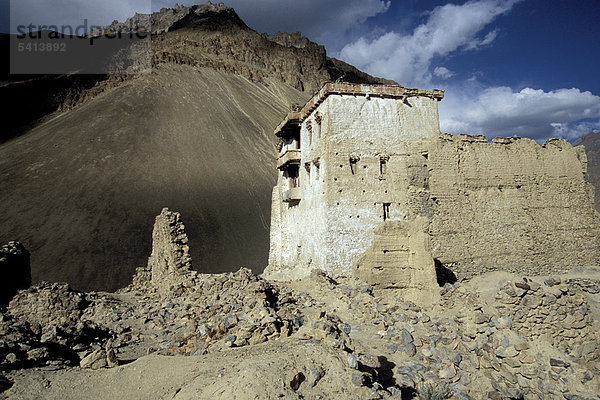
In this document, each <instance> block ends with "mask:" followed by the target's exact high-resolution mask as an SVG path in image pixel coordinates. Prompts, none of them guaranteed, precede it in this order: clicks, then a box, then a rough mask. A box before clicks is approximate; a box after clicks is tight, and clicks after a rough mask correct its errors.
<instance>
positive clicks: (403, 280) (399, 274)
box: [353, 217, 439, 304]
mask: <svg viewBox="0 0 600 400" xmlns="http://www.w3.org/2000/svg"><path fill="white" fill-rule="evenodd" d="M428 230H429V220H428V219H427V218H425V217H417V218H413V219H410V220H403V221H385V222H382V223H381V224H380V225H379V226H378V227H377V229H375V232H374V239H373V245H372V246H371V248H369V250H367V252H365V253H364V254H363V255H362V256H361V257H360V258H359V259H358V260H357V261H356V262H355V263H354V270H353V274H354V276H356V277H357V278H359V279H361V280H362V281H364V282H367V283H369V284H371V285H373V286H374V287H376V288H381V289H402V290H403V291H402V293H403V298H405V299H407V300H411V301H415V302H418V303H421V304H423V303H428V302H429V303H431V302H432V301H434V300H435V299H436V298H437V297H438V296H436V295H437V294H439V289H438V285H437V283H436V275H435V264H434V261H433V257H432V255H431V246H430V236H429V232H428ZM436 289H437V291H436Z"/></svg>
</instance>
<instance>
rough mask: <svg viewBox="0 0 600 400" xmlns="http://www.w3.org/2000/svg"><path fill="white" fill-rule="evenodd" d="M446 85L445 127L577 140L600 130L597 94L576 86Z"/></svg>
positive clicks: (442, 108)
mask: <svg viewBox="0 0 600 400" xmlns="http://www.w3.org/2000/svg"><path fill="white" fill-rule="evenodd" d="M468 92H469V90H468V89H467V90H462V88H454V89H452V88H450V89H449V90H447V91H446V98H445V99H444V100H443V101H442V102H441V103H440V124H441V129H442V131H443V132H450V133H457V134H458V133H470V134H483V135H486V136H488V137H494V136H513V135H515V136H523V137H530V138H532V139H536V140H538V141H545V140H546V139H548V138H550V137H560V138H564V139H569V140H571V139H576V138H578V137H580V136H581V135H582V134H584V133H587V132H589V131H591V130H598V129H600V97H599V96H596V95H594V94H592V93H590V92H587V91H585V92H582V91H580V90H579V89H575V88H573V89H557V90H552V91H549V92H545V91H543V90H540V89H531V88H525V89H523V90H521V91H513V90H512V89H510V88H508V87H493V88H488V89H485V90H483V91H481V92H479V93H478V94H476V95H473V94H471V95H469V94H468Z"/></svg>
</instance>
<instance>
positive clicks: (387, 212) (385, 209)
mask: <svg viewBox="0 0 600 400" xmlns="http://www.w3.org/2000/svg"><path fill="white" fill-rule="evenodd" d="M390 204H392V203H383V220H384V221H385V220H386V219H388V218H389V217H390Z"/></svg>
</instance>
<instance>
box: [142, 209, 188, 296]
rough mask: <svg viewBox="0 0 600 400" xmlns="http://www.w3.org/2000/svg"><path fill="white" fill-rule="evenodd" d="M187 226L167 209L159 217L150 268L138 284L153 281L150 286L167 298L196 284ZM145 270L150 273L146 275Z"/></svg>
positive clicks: (156, 223)
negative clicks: (186, 231)
mask: <svg viewBox="0 0 600 400" xmlns="http://www.w3.org/2000/svg"><path fill="white" fill-rule="evenodd" d="M187 243H188V238H187V235H186V233H185V226H184V224H183V221H182V219H181V215H180V214H179V213H178V212H173V211H169V209H167V208H163V210H162V211H161V213H160V215H158V216H157V217H156V222H155V223H154V230H153V232H152V254H151V255H150V258H149V259H148V267H147V268H146V269H141V270H138V273H137V275H136V277H135V278H134V283H135V281H142V280H143V278H144V277H145V278H146V279H147V278H150V284H151V286H153V287H154V288H156V290H157V291H158V292H159V294H160V295H161V296H163V297H168V296H171V295H177V294H178V292H181V290H183V287H184V286H185V285H189V284H190V282H193V279H192V277H193V276H195V274H196V273H195V271H192V259H191V257H190V255H189V246H188V245H187ZM144 270H145V271H146V273H144Z"/></svg>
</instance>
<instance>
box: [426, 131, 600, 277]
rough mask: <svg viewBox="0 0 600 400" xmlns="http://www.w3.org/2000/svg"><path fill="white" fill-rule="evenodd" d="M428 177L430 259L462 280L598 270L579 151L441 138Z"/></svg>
mask: <svg viewBox="0 0 600 400" xmlns="http://www.w3.org/2000/svg"><path fill="white" fill-rule="evenodd" d="M429 171H430V172H429V173H430V176H429V186H430V198H431V200H432V201H433V204H434V210H435V211H434V216H433V219H432V223H431V226H430V232H431V235H432V244H433V249H432V251H433V255H434V257H435V258H437V259H439V261H441V262H442V263H444V264H450V267H451V269H452V270H453V271H454V272H455V273H456V274H457V276H458V277H459V278H461V277H469V276H472V275H476V274H480V273H483V272H486V271H489V270H505V271H511V272H516V273H522V274H526V275H538V274H551V273H558V272H565V271H568V270H570V269H571V268H573V267H576V266H582V265H598V264H599V263H600V218H599V216H598V213H597V212H596V211H595V210H594V207H593V204H594V199H593V196H594V192H593V188H592V187H591V185H590V184H589V183H588V182H586V181H585V179H584V173H585V171H586V158H585V153H584V151H583V148H582V147H573V146H571V145H570V144H569V143H568V142H567V141H565V140H558V139H552V140H550V141H548V142H546V143H545V144H544V145H538V144H537V143H536V142H534V141H533V140H530V139H517V138H496V139H494V140H493V141H492V143H488V142H487V140H486V139H485V137H483V136H470V135H457V136H455V135H446V134H443V135H441V136H440V138H439V140H437V141H436V142H435V143H434V144H433V145H432V148H431V151H430V153H429Z"/></svg>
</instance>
